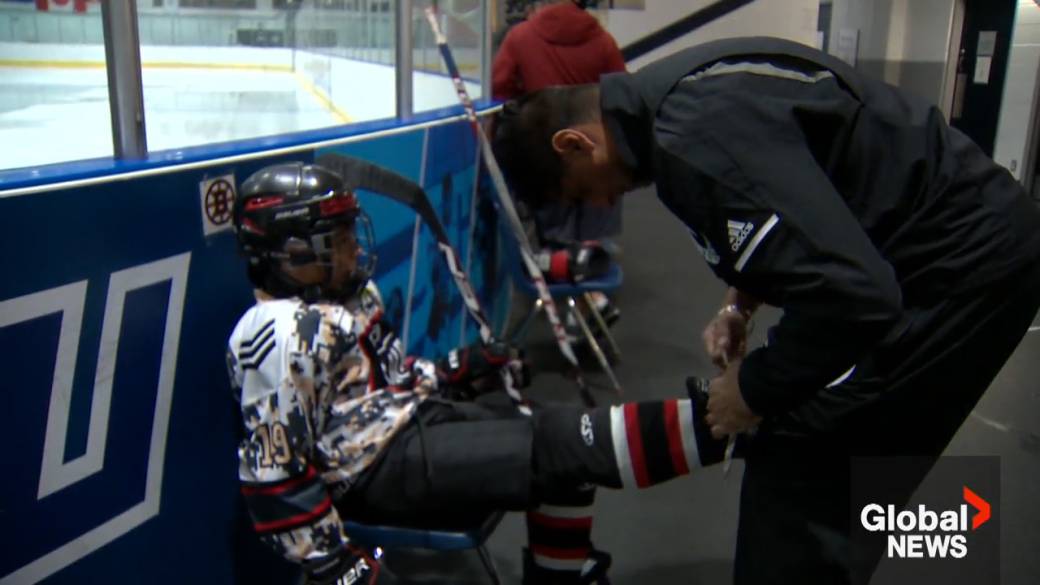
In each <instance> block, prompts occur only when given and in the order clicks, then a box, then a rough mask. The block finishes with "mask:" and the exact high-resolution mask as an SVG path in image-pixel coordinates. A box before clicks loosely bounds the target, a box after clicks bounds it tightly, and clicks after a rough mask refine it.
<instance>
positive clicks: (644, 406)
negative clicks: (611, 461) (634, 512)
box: [610, 399, 726, 488]
mask: <svg viewBox="0 0 1040 585" xmlns="http://www.w3.org/2000/svg"><path fill="white" fill-rule="evenodd" d="M703 410H704V406H703V404H699V403H695V402H694V401H692V400H686V399H683V400H662V401H654V402H629V403H625V404H622V405H618V406H612V407H611V408H610V431H611V433H610V434H611V439H612V440H613V445H614V458H615V461H616V463H617V470H618V475H619V476H620V479H621V485H622V486H623V487H639V488H645V487H649V486H652V485H655V484H658V483H661V482H663V481H668V480H669V479H672V478H673V477H676V476H679V475H686V474H688V473H690V472H692V471H693V470H694V469H698V468H702V467H707V466H709V465H713V464H715V463H719V462H721V461H722V458H723V454H724V453H725V449H726V441H725V440H724V439H722V440H719V439H713V438H712V436H711V433H710V432H709V430H708V427H707V424H706V423H705V421H704V412H703Z"/></svg>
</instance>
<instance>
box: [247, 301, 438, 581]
mask: <svg viewBox="0 0 1040 585" xmlns="http://www.w3.org/2000/svg"><path fill="white" fill-rule="evenodd" d="M382 313H383V305H382V300H381V299H380V296H379V291H378V289H377V288H376V286H375V284H374V283H371V282H369V283H368V284H367V285H366V286H365V287H364V289H362V292H361V293H360V294H358V295H357V296H356V297H355V299H353V300H352V301H351V302H350V303H348V304H347V305H338V304H307V303H304V302H303V301H301V300H300V299H298V298H292V299H273V300H259V301H258V302H257V304H256V305H254V306H253V307H252V308H250V309H249V310H248V311H247V312H246V313H245V314H244V315H243V316H242V318H241V319H240V320H239V322H238V325H237V326H236V327H235V330H234V332H233V333H232V334H231V338H230V339H229V341H228V348H227V350H228V367H229V371H230V375H231V381H232V386H233V388H234V391H235V395H236V398H237V399H238V401H239V403H240V405H241V409H242V419H243V423H244V425H245V438H244V439H243V440H242V442H241V444H240V445H239V450H238V456H239V479H240V480H241V481H242V493H243V495H244V496H245V500H246V503H247V505H248V507H249V511H250V515H251V516H252V519H253V524H254V528H255V529H256V531H257V532H258V533H259V534H260V536H261V539H262V540H264V541H265V542H267V543H268V544H269V545H271V546H273V547H274V548H275V549H276V550H278V552H280V553H281V554H282V555H283V556H284V557H286V558H287V559H289V560H292V561H296V562H302V561H305V560H315V559H319V558H321V557H323V556H325V555H327V554H329V553H330V552H332V551H335V550H338V549H339V548H340V547H342V545H344V544H345V543H346V542H347V541H348V537H347V536H346V535H345V534H344V533H343V530H342V526H341V522H340V518H339V515H338V513H337V512H336V509H335V507H333V505H332V498H331V496H330V493H331V491H332V490H335V491H336V492H340V490H345V489H347V488H349V487H350V486H351V485H352V484H353V483H354V482H355V481H356V480H357V478H358V474H360V473H361V472H362V471H363V470H364V469H365V468H366V467H368V466H369V465H370V464H372V462H373V461H374V460H375V459H376V457H377V456H378V455H379V454H380V452H381V451H382V450H383V448H384V447H385V446H386V445H387V443H388V442H389V440H390V439H391V438H392V437H393V436H394V435H395V434H396V433H397V432H398V431H400V430H401V429H402V428H403V427H404V426H405V424H407V423H408V421H409V420H410V419H411V417H412V415H413V414H414V412H415V410H416V407H417V406H418V404H419V403H420V402H421V401H422V400H423V399H424V398H425V397H426V395H427V394H428V392H429V391H431V390H433V389H435V387H436V376H435V373H434V372H435V370H434V366H433V364H432V363H430V362H428V361H425V360H405V357H404V354H403V350H402V347H401V343H400V341H399V340H398V338H397V336H396V335H395V333H394V332H393V330H392V329H391V328H390V327H389V326H387V325H386V324H385V323H383V322H382V321H381V317H382Z"/></svg>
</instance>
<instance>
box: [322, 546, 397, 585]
mask: <svg viewBox="0 0 1040 585" xmlns="http://www.w3.org/2000/svg"><path fill="white" fill-rule="evenodd" d="M303 570H304V572H305V573H306V575H307V580H306V582H305V583H306V585H375V584H377V583H378V585H393V584H394V583H396V582H397V581H396V579H394V578H393V576H391V575H390V573H389V571H386V570H385V569H384V568H383V567H382V566H381V565H380V564H379V562H378V561H377V560H376V558H375V557H374V556H373V555H371V554H369V553H368V552H367V551H365V550H363V549H361V548H359V547H356V546H354V545H352V544H348V545H346V546H344V547H343V548H342V549H340V551H339V552H338V553H337V554H334V555H330V556H328V557H325V558H324V559H320V560H316V561H310V562H308V563H305V564H304V566H303Z"/></svg>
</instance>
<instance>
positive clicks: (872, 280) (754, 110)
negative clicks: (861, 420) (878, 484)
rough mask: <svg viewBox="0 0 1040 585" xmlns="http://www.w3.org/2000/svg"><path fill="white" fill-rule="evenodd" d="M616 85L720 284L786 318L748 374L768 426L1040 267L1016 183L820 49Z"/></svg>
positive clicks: (770, 52)
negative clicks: (925, 320)
mask: <svg viewBox="0 0 1040 585" xmlns="http://www.w3.org/2000/svg"><path fill="white" fill-rule="evenodd" d="M600 87H601V105H602V110H603V116H604V122H605V124H606V125H607V127H608V129H609V131H610V133H611V135H612V137H613V138H614V139H615V142H616V143H617V144H618V148H619V149H620V151H621V155H622V157H623V158H624V159H625V160H626V162H627V163H628V164H629V165H630V166H632V167H633V168H635V169H636V171H637V174H638V175H639V176H640V177H641V178H644V179H652V180H654V181H655V182H656V184H657V190H658V195H659V197H660V198H661V200H662V201H663V202H664V204H665V205H666V206H667V207H668V208H669V209H670V210H671V211H672V212H673V213H674V214H675V215H676V216H677V217H678V218H679V219H680V220H682V221H683V223H684V224H686V226H687V227H688V228H689V229H690V231H691V233H692V235H693V238H694V240H695V241H696V242H697V245H698V246H699V247H700V248H701V251H702V253H703V254H704V256H705V259H706V260H707V261H708V263H709V264H710V265H711V268H712V270H714V271H715V273H716V274H717V275H718V276H719V277H720V278H722V279H723V280H724V281H726V282H727V283H728V284H729V285H731V286H733V287H736V288H737V289H739V290H741V291H744V292H746V293H748V294H751V295H753V296H755V297H757V298H759V299H761V300H763V301H764V302H766V303H768V304H770V305H774V306H778V307H781V308H783V310H784V314H783V317H782V318H781V321H780V323H779V325H778V327H777V328H776V329H775V330H774V331H773V335H772V337H771V342H770V345H769V347H768V348H762V349H758V350H755V351H753V352H751V353H750V354H749V355H748V356H747V358H746V359H745V361H744V364H743V366H742V368H741V372H740V384H741V389H742V392H743V394H744V397H745V399H746V401H747V402H748V405H749V406H750V407H751V408H752V409H753V410H754V411H755V412H757V413H759V414H772V413H777V412H780V411H784V410H788V409H790V408H792V407H794V406H796V405H797V404H798V403H800V402H802V401H804V400H805V399H806V398H808V397H809V396H810V395H812V394H813V393H814V392H816V391H818V390H819V389H821V388H823V387H824V386H825V385H827V384H828V382H831V381H832V380H835V379H836V378H838V377H839V376H840V375H841V374H842V373H843V372H846V371H847V370H849V369H850V367H851V366H853V365H854V364H856V363H857V361H858V360H859V359H861V358H862V357H863V356H865V355H866V354H867V353H868V352H869V351H870V350H871V349H872V348H874V347H876V346H877V345H878V344H880V343H888V342H890V341H891V340H892V339H894V338H895V337H896V336H898V335H899V334H900V333H901V332H902V329H903V327H902V326H901V321H903V320H904V318H905V312H906V310H907V309H908V308H911V307H914V306H928V305H929V304H930V303H932V302H934V301H935V300H936V299H938V298H940V297H948V296H949V295H967V294H971V293H972V292H973V291H978V290H980V289H982V288H984V287H986V286H988V285H990V284H992V283H993V282H995V281H1000V280H1001V279H1004V278H1006V277H1008V276H1009V275H1011V274H1012V273H1013V272H1014V271H1015V270H1016V269H1019V268H1021V267H1023V266H1024V265H1025V264H1026V263H1028V262H1030V261H1035V260H1036V259H1037V258H1038V256H1040V213H1038V211H1037V209H1036V207H1035V205H1034V204H1033V203H1032V202H1031V201H1030V200H1029V199H1028V198H1027V197H1026V196H1025V194H1024V192H1023V190H1022V189H1021V187H1020V186H1019V185H1018V183H1016V182H1015V181H1014V179H1013V178H1012V177H1011V175H1010V174H1009V173H1007V172H1006V171H1005V170H1004V169H1003V168H1001V167H999V166H998V165H996V164H995V163H994V162H993V161H992V160H991V159H990V158H989V157H987V156H985V154H984V153H982V152H981V151H980V150H979V149H978V147H976V146H975V144H974V143H972V142H971V141H970V140H969V139H968V138H966V137H965V136H964V135H963V134H961V133H960V132H958V131H957V130H955V129H952V128H950V127H948V126H947V125H946V123H945V121H944V119H943V116H942V114H941V112H940V111H939V110H938V109H937V108H935V107H934V106H931V105H930V104H927V103H925V102H923V101H921V100H919V99H916V98H915V97H912V96H909V95H907V94H904V93H902V92H900V91H899V90H897V89H895V88H893V87H891V86H888V85H886V84H883V83H881V82H877V81H873V80H871V79H868V78H864V77H861V76H860V75H859V74H858V73H857V72H855V71H854V70H853V69H851V68H850V67H848V66H847V65H846V64H844V63H843V62H841V61H839V60H837V59H834V58H833V57H830V56H829V55H826V54H823V53H820V52H818V51H815V50H813V49H811V48H809V47H806V46H803V45H799V44H796V43H792V42H788V41H783V40H779V39H766V38H749V39H729V40H725V41H719V42H714V43H708V44H705V45H701V46H698V47H693V48H690V49H687V50H685V51H681V52H679V53H676V54H674V55H672V56H670V57H668V58H665V59H663V60H661V61H658V62H656V63H653V64H651V65H648V66H646V67H644V68H643V69H640V70H639V71H638V72H636V73H633V74H613V75H610V76H607V77H605V78H604V79H603V80H601V82H600ZM925 334H927V332H926V333H925ZM904 338H905V336H904ZM902 341H903V342H905V341H906V340H905V339H903V340H902Z"/></svg>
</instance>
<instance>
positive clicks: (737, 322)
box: [701, 308, 748, 370]
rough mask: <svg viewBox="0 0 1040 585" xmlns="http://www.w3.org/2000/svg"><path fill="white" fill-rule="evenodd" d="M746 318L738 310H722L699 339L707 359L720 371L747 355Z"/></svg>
mask: <svg viewBox="0 0 1040 585" xmlns="http://www.w3.org/2000/svg"><path fill="white" fill-rule="evenodd" d="M747 333H748V317H747V315H746V314H745V313H742V312H740V311H739V310H733V309H728V308H724V309H723V310H721V311H719V313H718V314H717V315H715V318H714V319H712V320H711V322H710V323H708V326H707V327H705V328H704V333H703V334H702V335H701V337H702V338H703V339H704V349H705V350H707V352H708V357H710V358H711V362H712V363H713V364H715V365H716V366H717V367H718V368H719V369H720V370H722V369H725V368H726V364H727V363H729V362H732V361H734V360H739V359H742V358H743V357H744V354H745V353H747Z"/></svg>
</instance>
